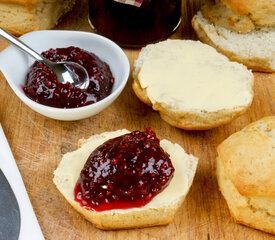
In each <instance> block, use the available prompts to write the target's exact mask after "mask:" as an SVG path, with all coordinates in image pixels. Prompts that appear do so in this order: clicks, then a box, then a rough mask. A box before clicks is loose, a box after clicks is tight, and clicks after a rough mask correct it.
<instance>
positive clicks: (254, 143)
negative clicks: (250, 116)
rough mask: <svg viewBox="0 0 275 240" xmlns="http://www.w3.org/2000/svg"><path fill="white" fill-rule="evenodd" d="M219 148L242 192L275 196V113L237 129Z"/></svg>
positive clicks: (224, 163)
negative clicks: (239, 129)
mask: <svg viewBox="0 0 275 240" xmlns="http://www.w3.org/2000/svg"><path fill="white" fill-rule="evenodd" d="M217 150H218V155H219V157H220V159H221V161H222V162H223V165H224V168H225V172H226V175H227V176H228V177H229V178H230V180H231V181H232V183H233V184H234V185H235V187H236V188H237V190H238V191H239V193H240V194H241V195H243V196H247V197H249V196H250V197H251V196H262V197H275V116H271V117H265V118H263V119H261V120H259V121H256V122H254V123H252V124H250V125H248V126H247V127H245V128H244V129H242V130H241V131H239V132H237V133H234V134H233V135H231V136H230V137H228V138H227V139H226V140H225V141H224V142H222V143H221V144H220V145H219V146H218V149H217Z"/></svg>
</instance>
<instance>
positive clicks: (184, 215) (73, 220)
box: [0, 0, 275, 240]
mask: <svg viewBox="0 0 275 240" xmlns="http://www.w3.org/2000/svg"><path fill="white" fill-rule="evenodd" d="M200 2H202V1H195V2H194V1H186V5H185V7H184V10H183V20H184V24H183V26H181V28H180V29H179V30H178V31H177V33H175V34H174V35H173V36H172V38H181V39H190V38H194V37H195V35H194V32H193V31H192V28H191V27H190V24H189V22H190V18H191V16H192V15H193V12H195V11H196V10H197V9H198V7H199V5H200ZM87 16H88V12H87V1H85V0H79V1H77V6H76V8H75V9H74V10H73V12H72V13H71V14H70V15H69V16H67V17H66V18H65V19H64V20H63V22H62V23H60V24H59V25H58V27H57V29H72V30H82V31H91V29H90V27H89V25H88V22H87ZM5 46H6V44H5V43H4V42H3V41H0V47H1V49H3V48H4V47H5ZM125 52H126V54H127V56H128V57H129V59H130V63H131V66H133V62H134V60H135V58H136V57H137V55H138V53H139V50H126V49H125ZM131 83H132V77H130V78H129V81H128V84H127V86H126V88H125V90H124V91H123V92H122V94H121V95H120V97H119V98H118V99H117V100H116V101H115V102H114V103H113V104H112V105H111V106H110V107H108V108H107V109H106V110H105V111H104V112H102V113H100V114H98V115H96V116H94V117H91V118H88V119H85V120H81V121H74V122H61V121H56V120H51V119H49V118H46V117H44V116H42V115H40V114H38V113H36V112H34V111H32V110H31V109H30V108H28V107H27V106H26V105H25V104H23V103H22V102H21V101H20V100H19V99H18V98H17V96H16V95H15V94H14V93H13V91H12V90H11V88H10V87H9V85H8V84H7V82H6V80H5V78H4V76H3V75H2V74H0V122H1V123H2V125H3V128H4V131H5V133H6V135H7V138H8V141H9V143H10V146H11V149H12V152H13V154H14V157H15V159H16V161H17V165H18V167H19V170H20V172H21V174H22V177H23V180H24V182H25V185H26V188H27V191H28V193H29V197H30V200H31V202H32V205H33V208H34V211H35V213H36V215H37V218H38V221H39V224H40V226H41V229H42V231H43V233H44V236H45V238H46V239H49V240H59V239H61V240H64V239H66V240H79V239H83V240H88V239H89V240H92V239H93V240H95V239H101V240H105V239H106V240H107V239H108V240H110V239H116V240H120V239H123V240H124V239H131V240H132V239H144V240H145V239H180V240H184V239H191V240H193V239H199V240H201V239H202V240H209V239H250V240H258V239H264V240H269V239H270V240H271V239H274V237H273V236H271V235H269V234H266V233H263V232H261V231H257V230H254V229H251V228H248V227H245V226H242V225H239V224H236V223H234V221H233V219H232V218H231V216H230V214H229V211H228V208H227V205H226V202H225V200H224V199H223V197H222V196H221V194H220V192H219V190H218V185H217V181H216V177H215V171H214V170H215V157H216V147H217V145H218V144H219V143H220V142H222V141H223V140H224V139H225V138H227V137H228V136H229V135H230V134H232V133H234V132H236V131H238V130H240V129H242V128H243V127H244V126H246V125H247V124H249V123H251V122H253V121H255V120H258V119H260V118H262V117H264V116H267V115H274V114H275V107H274V106H275V74H263V73H255V97H254V101H253V104H252V106H251V107H250V109H249V110H248V111H247V112H246V113H245V114H243V115H242V116H241V117H239V118H238V119H236V120H234V121H233V122H232V123H230V124H227V125H225V126H221V127H219V128H215V129H213V130H209V131H184V130H180V129H177V128H174V127H171V126H170V125H168V124H167V123H165V122H164V121H162V120H161V118H160V116H159V114H158V113H157V112H154V111H153V110H152V109H151V108H149V107H147V106H146V105H145V104H143V103H141V102H140V101H139V100H138V99H137V97H136V96H135V94H134V93H133V91H132V89H131ZM147 126H151V127H152V129H154V130H155V131H156V132H157V135H158V136H159V138H161V139H162V138H166V139H169V140H171V141H172V142H176V143H179V144H180V145H181V146H182V147H184V149H186V151H187V152H188V153H192V154H193V155H195V156H197V157H199V159H200V161H199V165H198V170H197V173H196V176H195V179H194V183H193V186H192V188H191V190H190V192H189V194H188V196H187V198H186V201H185V202H184V204H183V206H182V207H181V208H180V210H179V211H178V213H177V214H176V217H175V220H174V222H173V223H172V224H170V225H168V226H163V227H153V228H144V229H136V230H122V231H101V230H98V229H96V228H95V227H94V226H93V225H92V224H90V223H89V222H87V221H86V220H84V219H83V218H82V217H81V216H80V215H79V214H78V213H77V212H76V211H75V210H74V209H72V207H70V205H69V204H68V203H67V202H65V200H64V198H63V197H62V196H61V194H60V193H59V192H58V191H57V189H56V188H55V186H54V184H53V182H52V178H53V171H54V170H55V168H56V167H57V165H58V163H59V161H60V159H61V157H62V154H64V153H66V152H68V151H72V150H75V149H76V148H77V140H78V139H79V138H83V137H84V138H87V137H89V136H90V135H93V134H97V133H101V132H105V131H112V130H116V129H121V128H127V129H129V130H136V129H140V130H143V129H145V128H146V127H147Z"/></svg>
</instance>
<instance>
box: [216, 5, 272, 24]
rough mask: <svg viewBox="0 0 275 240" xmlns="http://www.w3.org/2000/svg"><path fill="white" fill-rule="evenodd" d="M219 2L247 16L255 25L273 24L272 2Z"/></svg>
mask: <svg viewBox="0 0 275 240" xmlns="http://www.w3.org/2000/svg"><path fill="white" fill-rule="evenodd" d="M221 2H222V3H224V4H225V5H226V6H227V7H228V8H230V9H231V10H233V11H234V12H236V13H238V14H240V15H249V16H250V17H251V19H252V20H253V21H254V22H255V24H257V25H261V26H271V25H274V24H275V1H274V0H221Z"/></svg>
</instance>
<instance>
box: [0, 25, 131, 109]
mask: <svg viewBox="0 0 275 240" xmlns="http://www.w3.org/2000/svg"><path fill="white" fill-rule="evenodd" d="M40 32H43V33H48V34H64V33H65V34H78V35H83V36H86V37H87V36H90V37H91V36H92V37H93V38H97V39H99V41H103V42H104V44H106V45H109V46H112V48H114V49H115V50H116V51H117V52H118V53H120V56H121V57H120V60H121V61H122V62H123V66H124V68H125V74H124V75H123V78H122V81H121V83H120V84H119V85H118V87H117V88H116V89H115V90H114V91H112V92H111V94H110V95H108V96H107V97H105V98H103V99H101V100H100V101H98V102H96V103H93V104H90V105H87V106H81V107H76V108H57V107H51V106H47V105H43V104H41V103H37V102H35V101H33V100H32V99H30V98H28V97H27V96H26V94H24V92H22V91H21V90H20V86H17V85H16V84H15V83H14V81H13V80H11V79H7V78H6V76H5V75H4V73H3V75H4V77H5V78H6V80H7V82H8V83H9V85H10V87H11V88H12V90H13V91H14V92H15V94H16V95H17V97H19V99H20V100H22V101H23V102H24V103H25V104H27V105H28V106H31V107H34V108H39V109H40V110H42V111H43V110H44V111H46V112H56V113H63V112H66V113H74V112H80V111H81V112H83V111H86V110H90V109H93V108H96V107H100V105H104V104H105V102H108V101H109V100H110V101H111V100H112V99H113V98H114V97H115V96H118V95H119V94H120V92H121V91H122V90H123V89H124V87H125V85H126V83H127V81H128V79H129V75H130V62H129V59H128V57H127V56H126V54H125V53H124V51H123V50H122V48H121V47H119V46H118V45H117V44H116V43H115V42H113V41H112V40H110V39H108V38H106V37H104V36H101V35H99V34H96V33H91V32H85V31H77V30H76V31H74V30H73V31H71V30H38V31H33V32H29V33H26V34H24V35H22V36H21V37H19V39H20V40H22V41H23V42H24V40H25V39H26V38H27V39H28V38H29V37H31V36H32V35H37V34H39V33H40ZM10 48H14V46H12V45H10V46H8V47H7V48H6V49H4V50H3V51H2V53H4V52H6V51H8V50H9V49H10ZM80 48H81V47H80ZM84 50H85V49H84ZM18 51H20V50H18ZM0 57H1V52H0ZM99 58H100V56H99ZM107 64H109V63H107Z"/></svg>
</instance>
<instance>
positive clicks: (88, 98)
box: [23, 47, 114, 108]
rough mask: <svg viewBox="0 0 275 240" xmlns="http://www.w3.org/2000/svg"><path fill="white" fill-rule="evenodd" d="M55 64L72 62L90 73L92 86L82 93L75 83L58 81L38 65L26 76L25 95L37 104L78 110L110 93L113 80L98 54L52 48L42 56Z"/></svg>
mask: <svg viewBox="0 0 275 240" xmlns="http://www.w3.org/2000/svg"><path fill="white" fill-rule="evenodd" d="M42 55H43V56H44V57H46V58H47V59H49V60H51V61H53V62H62V61H71V62H76V63H78V64H80V65H82V66H83V67H84V68H85V69H86V70H87V72H88V74H89V78H90V85H89V87H88V89H87V90H85V91H82V90H80V89H78V88H75V87H74V86H73V85H72V84H70V83H66V84H62V83H60V82H58V81H57V77H56V75H55V74H54V73H53V71H52V70H51V69H50V68H49V67H47V66H45V65H44V64H41V63H39V62H35V63H34V64H33V65H32V67H31V70H30V72H29V73H28V74H27V78H26V85H25V86H24V87H23V90H24V92H25V94H26V95H27V96H28V97H29V98H30V99H32V100H33V101H35V102H37V103H41V104H43V105H47V106H51V107H57V108H77V107H81V106H86V105H90V104H92V103H95V102H98V101H100V100H101V99H103V98H105V97H107V96H108V95H110V94H111V91H112V87H113V84H114V77H113V75H112V72H111V70H110V67H109V66H108V64H107V63H105V62H103V61H101V60H100V59H99V57H97V56H96V55H95V54H93V53H90V52H87V51H84V50H82V49H80V48H76V47H68V48H57V49H49V50H48V51H45V52H43V53H42Z"/></svg>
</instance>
